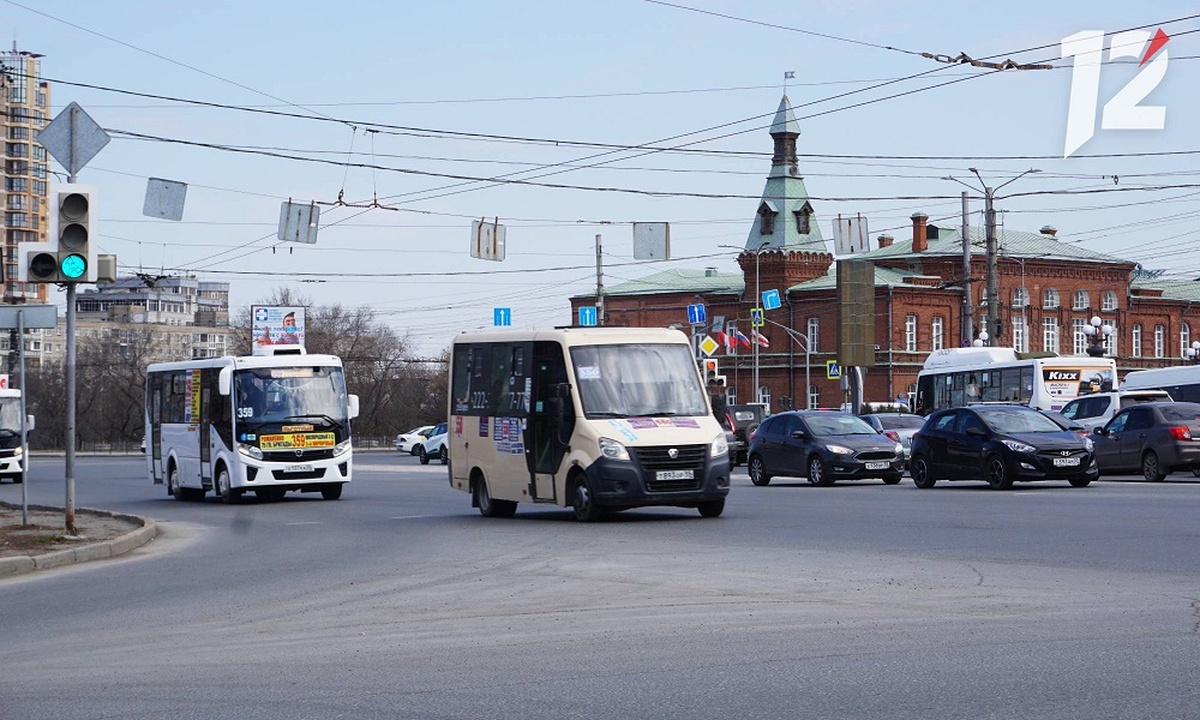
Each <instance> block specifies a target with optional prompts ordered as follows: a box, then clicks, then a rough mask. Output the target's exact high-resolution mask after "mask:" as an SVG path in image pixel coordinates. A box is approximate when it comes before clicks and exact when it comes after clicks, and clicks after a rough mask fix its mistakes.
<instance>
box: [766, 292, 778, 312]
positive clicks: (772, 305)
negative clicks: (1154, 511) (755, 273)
mask: <svg viewBox="0 0 1200 720" xmlns="http://www.w3.org/2000/svg"><path fill="white" fill-rule="evenodd" d="M762 302H763V307H764V308H765V309H767V310H778V309H779V306H780V305H781V303H780V301H779V291H778V290H764V291H763V294H762Z"/></svg>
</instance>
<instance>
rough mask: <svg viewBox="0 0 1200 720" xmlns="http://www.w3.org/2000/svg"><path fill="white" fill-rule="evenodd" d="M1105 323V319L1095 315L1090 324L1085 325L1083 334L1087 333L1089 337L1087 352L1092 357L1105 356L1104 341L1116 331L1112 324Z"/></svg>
mask: <svg viewBox="0 0 1200 720" xmlns="http://www.w3.org/2000/svg"><path fill="white" fill-rule="evenodd" d="M1103 323H1104V321H1103V320H1101V319H1100V318H1099V317H1098V316H1096V315H1093V316H1092V319H1091V320H1089V321H1088V324H1087V325H1084V326H1083V334H1084V335H1087V339H1088V347H1087V354H1088V355H1091V356H1092V357H1104V343H1105V341H1106V340H1107V339H1108V338H1109V337H1110V336H1111V335H1112V334H1113V332H1114V328H1113V326H1112V325H1105V324H1103Z"/></svg>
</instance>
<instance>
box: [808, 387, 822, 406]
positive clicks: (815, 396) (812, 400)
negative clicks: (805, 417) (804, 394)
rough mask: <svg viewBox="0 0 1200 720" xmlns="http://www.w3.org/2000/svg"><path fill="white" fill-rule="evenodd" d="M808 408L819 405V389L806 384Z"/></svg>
mask: <svg viewBox="0 0 1200 720" xmlns="http://www.w3.org/2000/svg"><path fill="white" fill-rule="evenodd" d="M807 407H809V408H815V407H821V391H820V390H818V389H817V386H816V385H809V386H808V405H807Z"/></svg>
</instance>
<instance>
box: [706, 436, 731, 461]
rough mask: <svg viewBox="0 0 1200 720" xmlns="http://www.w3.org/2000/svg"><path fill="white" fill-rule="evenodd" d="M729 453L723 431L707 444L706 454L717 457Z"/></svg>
mask: <svg viewBox="0 0 1200 720" xmlns="http://www.w3.org/2000/svg"><path fill="white" fill-rule="evenodd" d="M728 454H729V443H728V442H727V441H726V440H725V433H721V434H720V435H718V436H717V437H716V438H715V439H714V440H713V441H712V444H711V445H709V446H708V456H709V457H713V458H719V457H721V456H722V455H728Z"/></svg>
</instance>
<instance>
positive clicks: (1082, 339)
mask: <svg viewBox="0 0 1200 720" xmlns="http://www.w3.org/2000/svg"><path fill="white" fill-rule="evenodd" d="M1087 324H1088V321H1087V320H1085V319H1084V318H1072V319H1071V330H1072V333H1071V336H1072V338H1073V343H1072V344H1073V347H1074V349H1073V350H1072V351H1071V352H1073V353H1075V354H1076V355H1083V354H1084V353H1086V352H1087V335H1085V334H1084V332H1083V328H1084V326H1086V325H1087Z"/></svg>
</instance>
